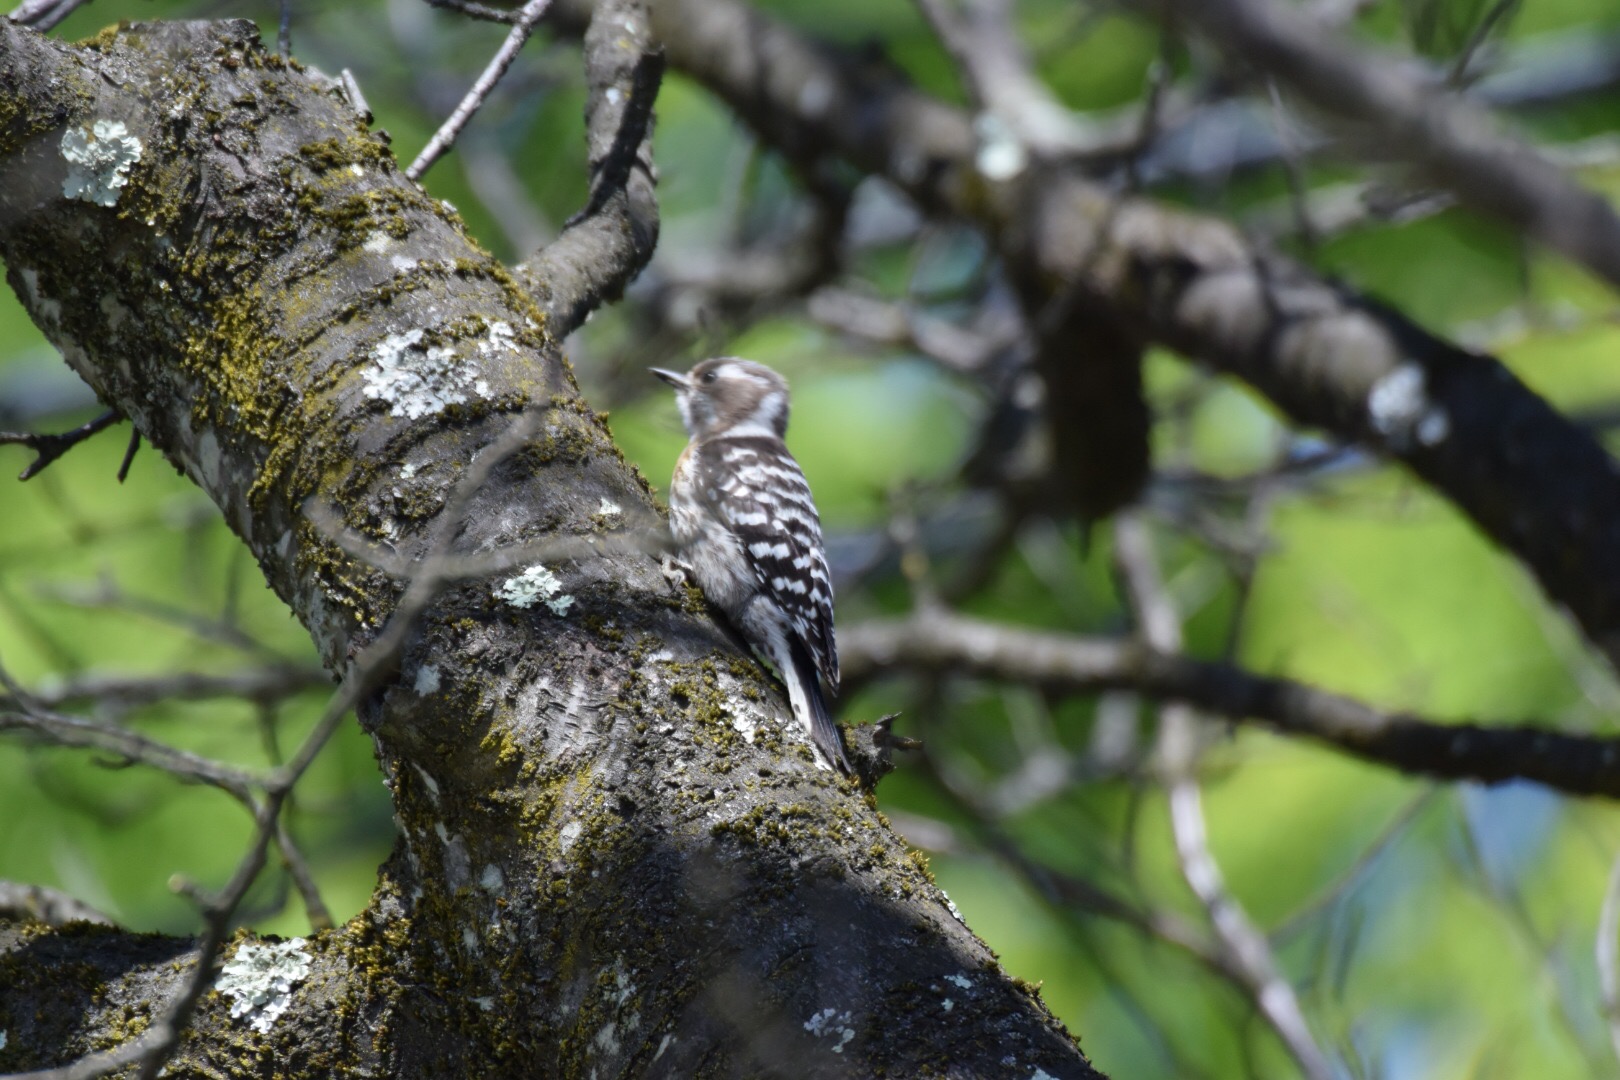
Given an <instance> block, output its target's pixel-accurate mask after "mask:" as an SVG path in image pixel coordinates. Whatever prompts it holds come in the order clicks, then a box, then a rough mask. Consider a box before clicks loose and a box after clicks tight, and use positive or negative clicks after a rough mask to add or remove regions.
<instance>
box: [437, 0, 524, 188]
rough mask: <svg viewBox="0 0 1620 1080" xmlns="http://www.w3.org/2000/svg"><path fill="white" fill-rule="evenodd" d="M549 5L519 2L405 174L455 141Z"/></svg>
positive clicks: (442, 152)
mask: <svg viewBox="0 0 1620 1080" xmlns="http://www.w3.org/2000/svg"><path fill="white" fill-rule="evenodd" d="M550 6H551V0H529V2H528V3H527V4H524V5H523V8H522V10H520V11H519V12H518V13H517V18H516V19H515V20H514V21H513V23H512V32H511V33H509V34H507V35H506V40H505V41H504V42H502V43H501V47H500V48H499V49H498V50H496V53H495V56H494V57H493V58H492V59H491V60H490V62H489V65H488V66H487V67H485V68H484V72H483V74H482V75H479V76H478V81H477V82H475V83H473V86H472V89H471V90H469V91H467V95H466V96H465V97H463V98H462V99H461V104H459V105H457V106H456V109H455V111H454V112H453V113H451V114H450V118H449V119H448V120H446V121H445V122H444V123H443V124H442V125H441V126H440V127H439V130H438V131H435V132H434V133H433V138H431V139H429V140H428V144H427V145H426V146H424V147H423V148H422V152H421V153H420V154H418V155H416V160H415V161H413V162H411V164H410V166H409V167H408V168H407V169H406V170H405V175H406V177H408V178H409V179H411V180H420V179H421V178H422V174H423V173H425V172H427V171H428V169H430V168H432V167H433V163H434V162H435V161H438V160H439V158H440V157H442V156H443V155H444V154H445V152H446V151H448V150H449V149H450V147H452V146H453V145H455V141H456V136H458V135H460V134H461V129H462V128H464V127H466V126H467V121H469V120H471V119H472V118H473V114H474V113H476V112H477V111H478V110H479V108H480V107H482V106H483V104H484V99H485V98H487V97H488V96H489V92H490V91H491V90H493V89H494V88H495V84H496V83H498V82H500V81H501V77H502V76H503V75H505V74H506V71H507V69H508V68H510V67H511V66H512V61H513V60H515V59H517V54H518V50H520V49H522V48H523V43H524V42H526V41H528V40H529V35H530V34H531V33H533V32H534V26H535V23H537V22H539V21H540V17H541V16H542V15H544V14H545V13H546V8H548V7H550Z"/></svg>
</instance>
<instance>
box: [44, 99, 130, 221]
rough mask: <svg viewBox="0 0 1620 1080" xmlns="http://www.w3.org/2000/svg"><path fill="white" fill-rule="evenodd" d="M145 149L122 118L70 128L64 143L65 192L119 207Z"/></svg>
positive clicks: (63, 187) (102, 204)
mask: <svg viewBox="0 0 1620 1080" xmlns="http://www.w3.org/2000/svg"><path fill="white" fill-rule="evenodd" d="M142 149H143V147H142V146H141V140H140V139H138V138H136V137H135V136H133V135H131V134H130V133H129V129H128V128H126V127H125V126H124V123H123V121H121V120H97V121H96V122H95V123H94V124H92V125H91V126H90V127H89V128H88V129H86V128H72V129H70V130H69V131H67V132H66V133H65V134H63V136H62V144H61V150H62V157H63V158H65V159H66V160H67V163H68V174H67V179H65V180H63V181H62V194H63V195H66V196H67V197H68V198H70V199H79V200H82V201H83V202H87V203H95V204H96V205H97V206H116V205H117V203H118V196H119V193H120V192H122V190H123V189H124V187H125V186H126V185H127V184H128V183H129V169H130V166H131V165H134V164H135V163H136V162H137V161H139V160H141V150H142Z"/></svg>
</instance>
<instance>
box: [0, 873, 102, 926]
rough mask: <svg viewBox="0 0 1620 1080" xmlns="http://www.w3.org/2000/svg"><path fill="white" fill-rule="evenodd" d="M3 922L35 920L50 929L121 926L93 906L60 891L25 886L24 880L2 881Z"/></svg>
mask: <svg viewBox="0 0 1620 1080" xmlns="http://www.w3.org/2000/svg"><path fill="white" fill-rule="evenodd" d="M0 919H33V920H35V921H37V922H42V923H44V924H45V925H46V926H64V925H66V924H67V923H70V922H92V923H99V924H101V925H102V926H116V925H117V924H116V923H114V922H113V921H112V919H110V918H108V917H107V916H106V915H103V914H102V913H101V912H100V911H97V910H96V909H95V908H93V907H91V906H90V905H89V904H86V903H85V902H83V901H82V900H79V899H77V898H76V897H73V896H69V895H68V894H67V893H65V892H62V891H61V890H60V889H51V888H47V887H45V886H44V885H25V884H23V883H22V882H20V881H0Z"/></svg>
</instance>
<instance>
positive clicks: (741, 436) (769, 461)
mask: <svg viewBox="0 0 1620 1080" xmlns="http://www.w3.org/2000/svg"><path fill="white" fill-rule="evenodd" d="M652 373H653V374H654V375H657V376H658V377H659V378H660V379H663V380H664V381H665V382H667V383H669V384H670V385H671V386H673V387H674V388H675V404H676V405H677V406H678V407H679V409H680V411H681V421H682V422H683V423H684V424H685V425H686V432H687V434H688V435H690V436H691V441H690V442H688V443H687V444H686V449H685V450H683V451H681V456H680V459H679V460H678V461H676V463H675V478H674V479H673V480H672V481H671V482H670V486H669V523H670V531H671V532H672V533H673V534H674V537H675V545H676V558H677V559H678V560H679V561H680V562H681V563H682V565H683V566H684V567H685V568H686V570H687V571H688V573H690V575H691V577H692V578H693V580H694V581H695V582H696V583H697V586H698V588H699V589H701V590H702V591H703V595H704V596H705V597H707V598H708V600H709V602H710V603H711V604H713V605H714V606H715V607H717V608H719V609H720V610H721V611H722V612H724V613H725V616H726V618H727V619H729V620H730V621H731V624H732V625H733V626H735V627H736V628H737V630H738V631H740V632H741V633H742V636H743V639H744V640H745V641H747V642H748V644H749V646H750V647H751V648H752V649H753V650H754V651H755V652H756V653H757V654H759V656H760V657H761V658H762V659H764V660H765V661H767V662H768V663H770V664H771V665H773V666H774V667H775V668H776V670H777V672H778V674H779V675H780V676H781V679H782V682H783V683H784V684H785V685H786V686H787V692H788V700H789V702H790V703H791V704H792V706H793V715H794V716H795V717H797V718H798V721H799V723H800V724H801V725H803V727H804V729H805V732H806V734H808V735H809V736H810V742H811V744H812V745H814V746H815V747H816V749H817V750H819V751H820V752H821V755H822V757H823V758H825V759H826V760H827V762H828V763H829V764H831V765H832V766H833V767H834V768H835V769H838V770H841V771H842V772H845V773H848V772H850V771H851V769H850V764H849V758H848V757H847V756H846V755H845V753H844V744H843V740H842V739H840V738H839V734H838V728H837V726H836V725H834V724H833V719H832V713H831V712H830V711H829V710H828V707H827V694H828V693H830V694H831V695H833V696H836V695H837V693H838V644H837V641H836V640H835V639H834V637H833V592H832V577H831V575H830V574H828V572H827V556H826V553H825V552H824V551H822V547H821V519H820V517H818V516H817V514H816V504H815V501H814V500H813V499H812V498H811V497H810V485H809V484H807V483H806V482H805V479H804V473H803V472H802V471H801V470H800V469H799V463H798V462H797V461H795V460H793V455H792V454H790V453H788V448H787V443H785V442H783V436H785V435H786V434H787V423H788V386H787V380H785V379H783V378H782V376H780V375H778V374H777V373H776V372H774V371H772V370H771V369H770V368H768V367H766V366H765V365H763V364H756V363H754V362H753V361H752V360H742V359H739V358H737V357H734V356H722V357H717V358H715V359H712V360H705V361H703V362H702V363H700V364H698V365H697V366H696V367H694V368H693V369H692V370H691V371H689V372H687V373H686V374H685V375H682V374H680V373H678V372H674V371H664V370H662V369H660V368H653V369H652ZM823 683H825V686H826V690H827V693H823V690H822V687H823Z"/></svg>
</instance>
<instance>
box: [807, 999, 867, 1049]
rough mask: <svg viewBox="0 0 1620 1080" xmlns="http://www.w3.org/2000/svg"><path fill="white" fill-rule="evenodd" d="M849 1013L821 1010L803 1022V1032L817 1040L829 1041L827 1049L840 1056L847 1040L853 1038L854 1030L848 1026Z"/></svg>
mask: <svg viewBox="0 0 1620 1080" xmlns="http://www.w3.org/2000/svg"><path fill="white" fill-rule="evenodd" d="M849 1021H850V1013H849V1010H848V1009H846V1010H844V1011H843V1012H839V1011H838V1010H837V1009H822V1010H821V1011H820V1012H818V1013H816V1014H815V1015H814V1016H812V1017H810V1019H808V1020H806V1021H805V1022H804V1030H806V1031H808V1032H809V1033H810V1034H812V1035H814V1036H815V1037H816V1038H818V1039H830V1040H832V1043H831V1045H829V1046H828V1049H829V1050H831V1051H832V1052H833V1053H835V1054H842V1053H843V1052H844V1047H845V1046H846V1045H848V1043H849V1040H851V1039H853V1038H854V1037H855V1029H854V1028H852V1027H850V1026H849Z"/></svg>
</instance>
